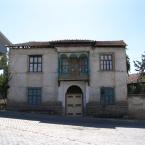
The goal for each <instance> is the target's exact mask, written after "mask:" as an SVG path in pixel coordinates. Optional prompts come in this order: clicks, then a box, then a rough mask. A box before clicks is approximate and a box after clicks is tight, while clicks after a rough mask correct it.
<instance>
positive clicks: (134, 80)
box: [127, 74, 145, 84]
mask: <svg viewBox="0 0 145 145" xmlns="http://www.w3.org/2000/svg"><path fill="white" fill-rule="evenodd" d="M139 76H140V75H139V74H130V75H129V76H128V80H127V83H128V84H132V83H137V81H138V79H139ZM140 81H141V82H145V79H142V80H140Z"/></svg>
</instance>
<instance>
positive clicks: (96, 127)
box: [0, 112, 145, 145]
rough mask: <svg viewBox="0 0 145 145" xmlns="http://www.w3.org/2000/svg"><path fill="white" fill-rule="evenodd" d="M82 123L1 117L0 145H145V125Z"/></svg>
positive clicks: (17, 115) (14, 115)
mask: <svg viewBox="0 0 145 145" xmlns="http://www.w3.org/2000/svg"><path fill="white" fill-rule="evenodd" d="M4 114H5V115H4ZM36 116H37V117H36ZM55 119H56V120H57V121H56V120H55ZM58 119H60V120H61V121H59V120H58ZM63 120H64V121H63ZM74 120H75V121H74ZM82 120H85V118H84V119H77V118H76V119H71V118H69V119H66V118H64V117H48V116H47V115H39V114H36V115H35V114H34V115H33V114H21V113H12V112H11V113H10V114H9V113H0V145H145V123H144V122H140V121H136V122H133V121H131V122H128V121H126V122H124V121H123V122H122V121H121V120H111V121H108V120H106V121H105V119H102V121H101V119H99V120H98V121H97V120H95V119H94V120H93V119H90V122H89V119H88V120H87V122H85V121H84V122H83V121H82ZM71 121H72V122H73V123H71ZM77 121H78V122H77ZM80 121H81V122H80Z"/></svg>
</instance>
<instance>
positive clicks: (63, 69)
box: [61, 55, 69, 74]
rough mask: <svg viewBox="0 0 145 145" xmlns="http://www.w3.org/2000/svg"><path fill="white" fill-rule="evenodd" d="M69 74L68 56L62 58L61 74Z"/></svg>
mask: <svg viewBox="0 0 145 145" xmlns="http://www.w3.org/2000/svg"><path fill="white" fill-rule="evenodd" d="M68 72H69V63H68V58H67V56H66V55H62V56H61V73H63V74H66V73H68Z"/></svg>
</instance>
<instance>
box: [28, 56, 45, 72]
mask: <svg viewBox="0 0 145 145" xmlns="http://www.w3.org/2000/svg"><path fill="white" fill-rule="evenodd" d="M31 59H32V61H31ZM39 59H40V60H39ZM39 61H40V62H39ZM28 64H29V65H28V71H29V72H34V73H37V72H42V55H29V59H28ZM35 67H36V68H35Z"/></svg>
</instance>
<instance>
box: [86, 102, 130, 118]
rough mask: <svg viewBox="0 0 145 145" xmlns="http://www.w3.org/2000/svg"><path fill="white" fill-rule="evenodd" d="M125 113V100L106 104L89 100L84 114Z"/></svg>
mask: <svg viewBox="0 0 145 145" xmlns="http://www.w3.org/2000/svg"><path fill="white" fill-rule="evenodd" d="M127 113H128V103H127V102H125V101H120V102H116V103H115V104H114V105H106V106H102V105H101V104H100V103H99V102H89V103H87V106H86V115H89V116H94V117H123V116H125V115H127Z"/></svg>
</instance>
